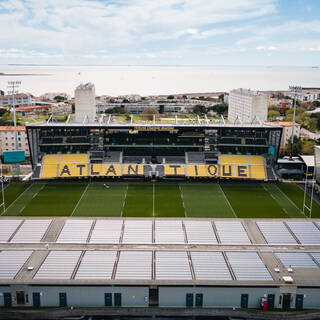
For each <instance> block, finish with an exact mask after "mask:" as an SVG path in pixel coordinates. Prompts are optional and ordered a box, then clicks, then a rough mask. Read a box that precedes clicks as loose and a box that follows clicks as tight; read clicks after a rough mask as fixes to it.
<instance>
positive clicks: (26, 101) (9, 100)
mask: <svg viewBox="0 0 320 320" xmlns="http://www.w3.org/2000/svg"><path fill="white" fill-rule="evenodd" d="M14 104H15V105H16V106H21V107H25V106H34V105H35V104H36V101H35V99H33V98H32V97H31V95H30V94H25V93H18V94H16V95H15V96H14ZM12 105H13V95H11V94H7V95H4V96H1V95H0V107H7V106H12Z"/></svg>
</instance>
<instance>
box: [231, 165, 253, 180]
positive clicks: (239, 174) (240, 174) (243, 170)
mask: <svg viewBox="0 0 320 320" xmlns="http://www.w3.org/2000/svg"><path fill="white" fill-rule="evenodd" d="M234 177H235V178H241V179H249V178H250V172H249V166H248V165H245V164H239V165H235V166H234Z"/></svg>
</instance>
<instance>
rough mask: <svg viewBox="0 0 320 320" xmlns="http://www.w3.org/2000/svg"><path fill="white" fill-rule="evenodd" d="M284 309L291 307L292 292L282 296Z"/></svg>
mask: <svg viewBox="0 0 320 320" xmlns="http://www.w3.org/2000/svg"><path fill="white" fill-rule="evenodd" d="M282 297H283V298H282V309H285V310H287V309H290V300H291V294H290V293H284V294H283V296H282Z"/></svg>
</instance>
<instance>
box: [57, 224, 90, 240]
mask: <svg viewBox="0 0 320 320" xmlns="http://www.w3.org/2000/svg"><path fill="white" fill-rule="evenodd" d="M92 223H93V220H66V223H65V225H64V226H63V229H62V231H61V233H60V235H59V237H58V240H57V242H65V243H86V242H87V239H88V235H89V232H90V229H91V226H92Z"/></svg>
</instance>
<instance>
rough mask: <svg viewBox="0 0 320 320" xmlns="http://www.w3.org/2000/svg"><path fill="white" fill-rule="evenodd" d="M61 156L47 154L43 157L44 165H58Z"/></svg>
mask: <svg viewBox="0 0 320 320" xmlns="http://www.w3.org/2000/svg"><path fill="white" fill-rule="evenodd" d="M58 159H59V156H58V155H57V154H46V155H45V156H44V157H43V164H57V163H58Z"/></svg>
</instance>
